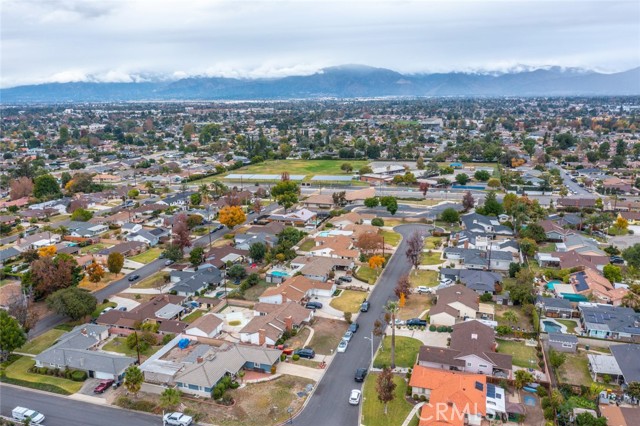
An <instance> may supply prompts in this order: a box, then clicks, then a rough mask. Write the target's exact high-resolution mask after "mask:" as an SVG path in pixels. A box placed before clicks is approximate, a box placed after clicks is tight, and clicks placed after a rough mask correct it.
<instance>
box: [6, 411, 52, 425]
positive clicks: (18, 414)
mask: <svg viewBox="0 0 640 426" xmlns="http://www.w3.org/2000/svg"><path fill="white" fill-rule="evenodd" d="M11 417H13V419H14V420H17V421H19V422H21V423H22V422H26V421H28V422H29V424H32V425H39V424H40V423H42V422H43V421H44V414H41V413H38V412H37V411H35V410H30V409H28V408H25V407H16V408H14V409H13V410H11Z"/></svg>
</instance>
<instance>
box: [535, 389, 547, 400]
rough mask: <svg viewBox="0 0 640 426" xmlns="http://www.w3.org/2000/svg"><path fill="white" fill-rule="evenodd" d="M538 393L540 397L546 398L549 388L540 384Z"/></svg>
mask: <svg viewBox="0 0 640 426" xmlns="http://www.w3.org/2000/svg"><path fill="white" fill-rule="evenodd" d="M536 393H537V394H538V396H539V397H540V398H544V397H545V396H547V389H546V388H545V387H544V386H538V389H537V390H536Z"/></svg>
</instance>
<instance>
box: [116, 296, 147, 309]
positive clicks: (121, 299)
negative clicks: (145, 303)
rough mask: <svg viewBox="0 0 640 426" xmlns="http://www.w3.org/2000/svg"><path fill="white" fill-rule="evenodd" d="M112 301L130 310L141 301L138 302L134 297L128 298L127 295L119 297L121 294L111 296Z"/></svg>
mask: <svg viewBox="0 0 640 426" xmlns="http://www.w3.org/2000/svg"><path fill="white" fill-rule="evenodd" d="M109 300H110V301H112V302H114V303H117V304H118V308H120V307H122V306H124V307H126V308H127V310H128V311H130V310H132V309H133V308H135V307H136V306H138V305H139V304H140V303H138V302H136V301H135V300H132V299H127V298H126V297H119V296H112V297H110V298H109Z"/></svg>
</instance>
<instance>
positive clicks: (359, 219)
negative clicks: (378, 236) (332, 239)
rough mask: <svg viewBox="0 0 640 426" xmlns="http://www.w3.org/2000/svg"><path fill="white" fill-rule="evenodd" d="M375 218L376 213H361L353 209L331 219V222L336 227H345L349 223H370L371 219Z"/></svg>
mask: <svg viewBox="0 0 640 426" xmlns="http://www.w3.org/2000/svg"><path fill="white" fill-rule="evenodd" d="M373 218H375V215H372V214H361V213H358V212H353V211H351V212H348V213H345V214H343V215H340V216H336V217H333V218H331V219H329V223H331V224H332V225H333V226H334V227H335V228H338V229H343V228H344V227H346V226H348V225H360V224H370V223H371V219H373Z"/></svg>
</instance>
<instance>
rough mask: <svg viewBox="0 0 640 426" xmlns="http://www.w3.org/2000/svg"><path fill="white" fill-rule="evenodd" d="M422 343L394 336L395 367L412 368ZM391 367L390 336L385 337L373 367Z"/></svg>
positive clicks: (409, 338)
mask: <svg viewBox="0 0 640 426" xmlns="http://www.w3.org/2000/svg"><path fill="white" fill-rule="evenodd" d="M420 346H422V342H421V341H420V340H418V339H414V338H412V337H404V336H396V367H405V368H412V367H413V366H414V365H415V363H416V359H417V356H418V351H420ZM385 365H386V366H389V367H390V366H391V336H385V338H384V340H383V341H382V346H380V350H379V351H378V355H377V356H376V359H375V361H374V362H373V366H374V367H375V368H382V367H384V366H385Z"/></svg>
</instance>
